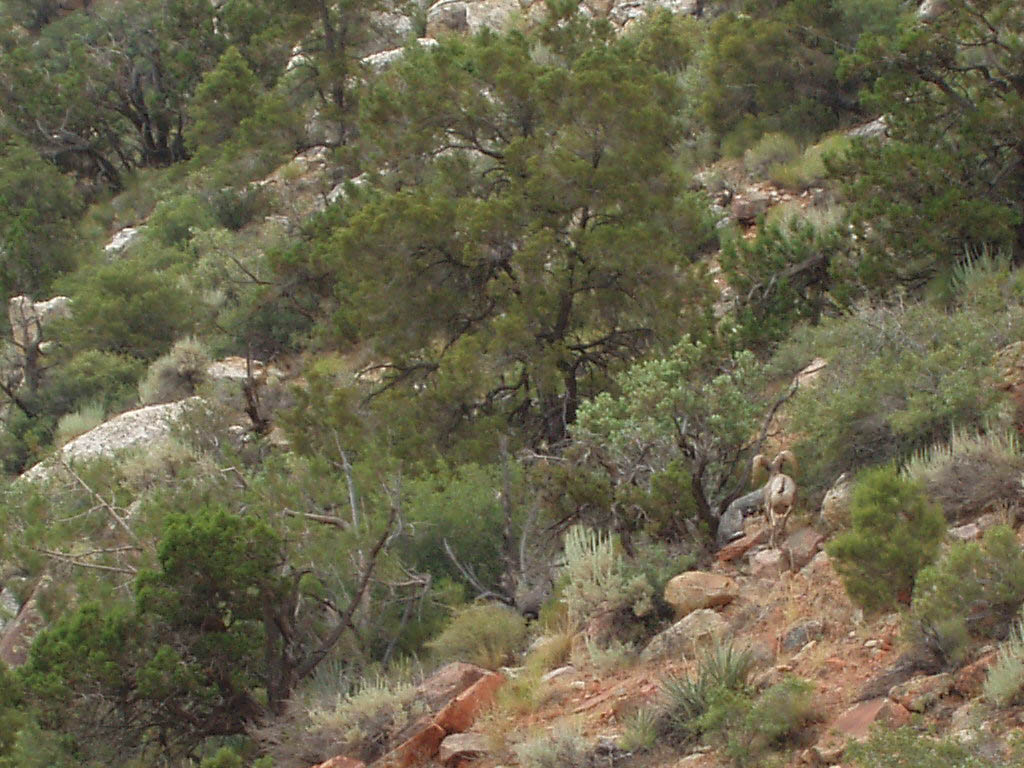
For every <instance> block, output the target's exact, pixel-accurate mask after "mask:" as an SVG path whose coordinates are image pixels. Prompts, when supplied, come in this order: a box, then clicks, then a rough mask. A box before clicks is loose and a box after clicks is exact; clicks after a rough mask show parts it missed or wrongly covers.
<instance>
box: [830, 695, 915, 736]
mask: <svg viewBox="0 0 1024 768" xmlns="http://www.w3.org/2000/svg"><path fill="white" fill-rule="evenodd" d="M909 722H910V712H908V711H907V710H906V708H905V707H903V706H902V705H900V704H897V703H896V702H895V701H890V700H889V699H887V698H886V697H884V696H882V697H880V698H877V699H869V700H868V701H862V702H860V703H859V704H854V705H853V706H852V707H850V708H849V709H848V710H846V711H845V712H843V713H842V714H841V715H839V717H837V718H836V719H835V720H833V721H832V723H831V724H830V725H829V727H828V730H830V731H834V732H836V733H838V734H840V735H842V736H845V737H847V738H851V739H857V740H860V739H866V738H867V736H868V731H870V730H871V726H872V725H874V724H875V723H883V724H885V725H889V726H892V727H894V728H898V727H900V726H902V725H906V724H907V723H909Z"/></svg>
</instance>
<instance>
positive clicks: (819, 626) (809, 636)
mask: <svg viewBox="0 0 1024 768" xmlns="http://www.w3.org/2000/svg"><path fill="white" fill-rule="evenodd" d="M823 634H825V625H824V624H823V623H822V622H821V621H819V620H818V619H811V620H810V621H803V622H801V623H799V624H797V625H796V626H795V627H792V628H791V629H789V630H788V631H787V632H786V635H785V637H783V638H782V649H783V650H784V651H794V650H796V649H797V648H802V647H803V646H805V645H807V643H808V642H810V641H811V640H814V639H816V638H819V637H821V636H822V635H823Z"/></svg>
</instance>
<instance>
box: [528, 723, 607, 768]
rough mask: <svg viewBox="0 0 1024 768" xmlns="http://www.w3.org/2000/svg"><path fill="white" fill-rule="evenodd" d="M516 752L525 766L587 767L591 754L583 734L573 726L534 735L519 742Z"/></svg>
mask: <svg viewBox="0 0 1024 768" xmlns="http://www.w3.org/2000/svg"><path fill="white" fill-rule="evenodd" d="M515 753H516V757H518V759H519V764H520V765H521V766H523V768H586V767H587V766H588V765H590V756H591V750H590V748H589V747H588V746H587V744H586V742H585V741H584V739H583V735H582V734H581V733H580V731H579V729H578V728H574V727H572V726H562V727H560V728H558V729H556V730H555V731H554V732H552V733H550V734H542V735H536V736H533V737H532V738H529V739H527V740H526V741H524V742H523V743H522V744H519V745H518V746H517V747H516V748H515Z"/></svg>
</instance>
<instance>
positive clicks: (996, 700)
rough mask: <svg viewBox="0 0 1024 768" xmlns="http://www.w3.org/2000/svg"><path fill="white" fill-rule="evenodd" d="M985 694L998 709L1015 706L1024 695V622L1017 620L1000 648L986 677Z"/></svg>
mask: <svg viewBox="0 0 1024 768" xmlns="http://www.w3.org/2000/svg"><path fill="white" fill-rule="evenodd" d="M984 694H985V699H986V700H987V701H988V702H989V703H990V704H992V705H994V706H996V707H1008V706H1010V705H1012V704H1015V703H1017V702H1019V701H1020V698H1021V695H1022V694H1024V620H1021V619H1018V620H1017V623H1016V624H1014V625H1013V627H1012V628H1011V629H1010V636H1009V637H1008V638H1007V639H1006V640H1005V641H1003V643H1002V644H1001V645H1000V646H999V655H998V656H997V657H996V662H995V664H993V665H992V666H991V667H990V668H989V670H988V673H987V675H986V676H985V687H984Z"/></svg>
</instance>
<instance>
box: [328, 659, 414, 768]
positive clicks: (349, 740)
mask: <svg viewBox="0 0 1024 768" xmlns="http://www.w3.org/2000/svg"><path fill="white" fill-rule="evenodd" d="M415 691H416V689H415V688H414V687H413V686H411V685H409V684H407V683H401V682H398V683H394V682H389V681H387V680H385V679H383V678H379V677H378V678H376V679H370V680H368V681H366V682H365V683H363V684H362V685H361V686H360V687H359V688H358V690H356V691H354V692H352V693H350V694H348V695H347V696H344V697H339V698H338V699H337V701H336V702H335V704H334V705H333V706H331V707H328V708H324V709H314V710H313V711H311V712H310V723H311V727H310V728H309V731H310V734H309V738H310V740H311V741H313V743H321V744H323V748H324V749H325V751H328V753H330V754H333V753H334V752H339V751H340V752H343V753H344V754H346V755H349V756H352V757H356V758H358V759H362V760H366V761H372V760H374V759H375V758H376V757H379V756H380V755H381V754H382V753H383V752H384V751H385V749H386V748H387V745H388V743H389V742H390V740H391V737H392V736H394V735H395V734H398V733H400V732H401V731H402V730H403V729H404V728H405V727H406V726H408V725H409V724H411V723H414V722H416V720H417V719H418V718H419V717H420V716H422V715H424V714H427V713H426V712H425V707H424V705H423V703H422V702H417V700H416V697H415Z"/></svg>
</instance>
